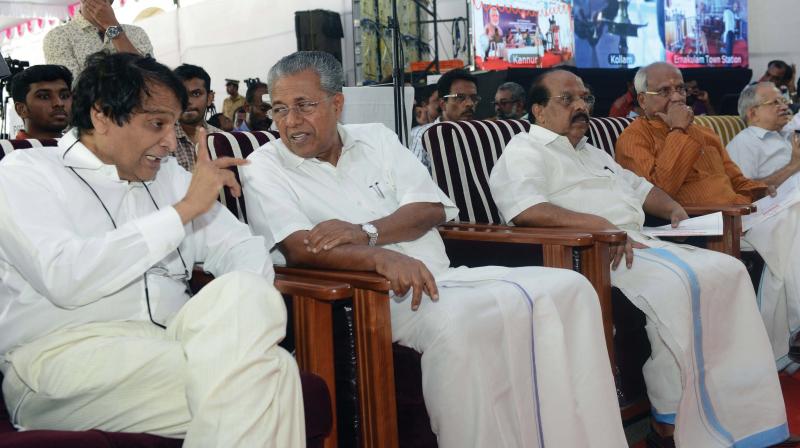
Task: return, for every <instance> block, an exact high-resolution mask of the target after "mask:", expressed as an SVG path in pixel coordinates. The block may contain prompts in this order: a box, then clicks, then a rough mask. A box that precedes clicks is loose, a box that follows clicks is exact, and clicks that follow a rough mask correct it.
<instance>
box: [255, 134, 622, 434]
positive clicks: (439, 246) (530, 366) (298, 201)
mask: <svg viewBox="0 0 800 448" xmlns="http://www.w3.org/2000/svg"><path fill="white" fill-rule="evenodd" d="M338 132H339V136H340V137H341V140H342V144H343V148H342V153H341V156H340V157H339V160H338V162H337V164H336V166H333V165H331V164H330V163H328V162H323V161H320V160H318V159H303V158H301V157H299V156H297V155H295V154H294V153H292V152H291V151H290V150H289V149H288V148H287V147H286V146H285V145H284V144H283V142H282V141H280V140H277V141H275V142H272V143H270V144H267V145H265V146H263V147H261V148H259V149H258V150H257V151H255V152H254V153H253V154H251V155H250V157H248V160H250V164H249V165H245V166H243V167H242V174H243V176H242V179H243V187H244V192H245V198H246V202H247V215H248V218H249V220H250V225H251V227H252V228H253V230H254V232H255V233H257V234H263V235H266V236H267V237H268V238H273V239H274V241H277V242H281V241H283V240H284V239H285V238H286V237H288V236H289V235H291V234H292V233H294V232H297V231H301V230H311V229H312V228H313V227H314V226H315V225H316V224H318V223H320V222H322V221H325V220H329V219H340V220H344V221H347V222H351V223H364V222H369V221H374V220H376V219H379V218H383V217H385V216H387V215H390V214H392V213H394V212H395V211H396V210H397V209H398V208H400V207H401V206H403V205H406V204H411V203H418V202H429V203H441V204H443V205H444V208H445V213H446V215H447V218H448V219H452V218H453V217H454V216H456V214H457V210H456V208H455V206H453V204H452V202H451V201H450V200H449V199H448V198H447V196H445V195H444V193H442V192H441V190H439V189H438V188H437V187H436V185H435V184H434V183H433V181H432V180H431V178H430V175H429V174H428V172H427V170H426V169H425V167H424V166H423V165H422V164H421V163H419V161H418V160H417V159H415V158H414V155H413V154H412V153H411V152H410V151H408V150H407V149H406V148H404V147H403V146H402V145H401V144H400V142H399V141H398V139H397V136H396V135H395V134H394V133H392V132H391V131H390V130H389V129H387V128H386V127H384V126H382V125H374V124H372V125H339V126H338ZM383 247H385V248H387V249H391V250H395V251H398V252H400V253H403V254H406V255H409V256H412V257H414V258H417V259H419V260H421V261H423V262H424V263H425V265H426V266H427V267H428V269H429V270H430V271H431V273H433V275H434V276H435V277H436V280H437V285H438V287H439V294H440V297H439V301H438V302H431V301H430V300H429V299H428V298H424V299H423V304H422V306H421V307H420V308H419V310H418V311H416V312H414V311H412V310H411V304H410V300H406V299H407V298H408V296H404V297H396V296H395V297H394V300H392V301H391V314H392V333H393V338H394V339H395V341H397V342H399V343H401V344H403V345H406V346H409V347H412V348H414V349H415V350H417V351H419V352H421V353H422V384H423V393H424V396H425V404H426V406H427V409H428V413H429V415H430V418H431V426H432V427H433V430H434V432H436V433H437V435H438V439H439V446H441V447H444V448H450V447H459V448H461V447H471V446H472V447H485V446H502V447H537V446H553V447H556V446H558V447H579V446H580V447H614V448H618V447H621V446H625V445H626V442H625V437H624V434H623V432H622V425H621V421H620V414H619V408H618V404H617V399H616V394H615V390H614V386H613V384H612V376H611V370H610V366H609V362H608V353H607V351H606V348H605V342H604V338H603V332H602V325H601V321H600V310H599V306H598V302H597V295H596V294H595V293H594V290H593V289H592V287H591V286H590V284H589V283H588V282H587V281H586V280H585V279H584V278H583V277H581V276H580V275H578V274H576V273H574V272H571V271H568V270H560V269H547V268H536V267H531V268H518V269H509V268H502V267H485V268H476V269H468V268H457V269H452V268H449V260H448V259H447V256H446V254H445V252H444V245H443V242H442V240H441V238H440V236H439V235H438V233H437V232H436V230H435V229H431V230H430V231H428V232H427V233H425V234H424V235H423V236H422V237H420V238H419V239H417V240H414V241H410V242H404V243H398V244H391V245H386V246H383ZM586 372H591V374H590V375H587V374H586Z"/></svg>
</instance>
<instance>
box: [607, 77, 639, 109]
mask: <svg viewBox="0 0 800 448" xmlns="http://www.w3.org/2000/svg"><path fill="white" fill-rule="evenodd" d="M638 106H639V104H638V103H637V101H636V91H635V90H634V88H633V80H632V79H631V80H628V82H627V83H626V89H625V93H624V94H623V95H622V96H620V97H619V98H617V99H616V100H614V102H613V103H611V109H610V110H609V111H608V116H609V117H630V116H631V114H632V113H634V115H633V116H634V117H635V116H638V115H639V114H640V110H641V108H639V107H638ZM637 109H638V110H637Z"/></svg>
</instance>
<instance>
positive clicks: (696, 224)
mask: <svg viewBox="0 0 800 448" xmlns="http://www.w3.org/2000/svg"><path fill="white" fill-rule="evenodd" d="M642 233H644V234H645V235H649V236H714V235H722V212H716V213H711V214H709V215H702V216H695V217H694V218H689V219H685V220H683V221H681V223H680V224H679V225H678V227H676V228H672V225H671V224H667V225H664V226H659V227H645V228H643V229H642Z"/></svg>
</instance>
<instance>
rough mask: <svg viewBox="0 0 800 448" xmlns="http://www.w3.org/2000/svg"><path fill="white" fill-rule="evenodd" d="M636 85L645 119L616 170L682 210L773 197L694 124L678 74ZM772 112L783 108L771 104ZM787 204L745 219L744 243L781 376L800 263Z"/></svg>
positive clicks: (799, 291) (647, 76)
mask: <svg viewBox="0 0 800 448" xmlns="http://www.w3.org/2000/svg"><path fill="white" fill-rule="evenodd" d="M635 84H636V91H637V92H638V95H639V103H640V104H641V105H642V108H643V109H644V111H645V116H644V117H642V118H639V119H637V120H636V121H634V122H633V123H631V125H630V126H628V127H627V128H626V129H625V131H623V132H622V135H620V137H619V140H617V148H616V149H617V151H616V158H617V161H618V162H619V164H620V165H622V166H623V167H625V168H627V169H629V170H631V171H633V172H634V173H636V174H638V175H639V176H642V177H644V178H645V179H647V180H648V181H650V182H652V183H653V184H655V185H656V186H658V187H659V188H661V189H662V190H664V191H665V192H666V193H667V194H669V195H670V196H672V197H673V198H674V199H675V200H676V201H678V202H679V203H681V204H682V205H691V204H706V205H709V204H715V205H728V204H750V203H752V202H753V201H756V200H758V199H761V198H762V197H764V196H765V195H766V194H767V193H768V192H769V193H770V195H774V194H775V187H774V186H773V185H768V184H767V183H765V182H762V181H758V180H753V179H751V178H748V177H747V176H746V175H745V174H743V173H742V171H741V170H740V169H739V167H738V166H736V163H734V161H733V160H731V158H730V156H729V155H728V151H726V150H725V148H724V147H723V146H722V143H721V142H720V139H719V137H718V136H717V135H716V134H715V133H714V132H713V131H712V130H711V129H709V128H706V127H703V126H700V125H697V124H694V122H693V120H694V115H693V114H692V111H691V109H690V108H689V107H688V106H687V105H686V86H685V84H684V83H683V77H682V76H681V73H680V71H679V70H678V69H677V68H675V67H673V66H671V65H669V64H666V63H663V62H661V63H654V64H651V65H649V66H647V67H644V68H641V69H640V70H639V72H638V73H637V74H636V78H635ZM766 106H767V105H762V106H761V108H763V107H766ZM769 107H772V108H780V107H781V106H780V105H779V104H778V103H774V102H773V104H772V105H770V106H769ZM759 112H762V111H759ZM763 112H766V111H763ZM751 113H752V112H751ZM784 204H785V206H784V207H783V208H781V209H779V210H780V211H777V212H775V213H774V214H773V215H771V216H766V217H765V216H762V217H760V218H749V219H751V223H752V227H751V228H750V229H749V230H747V233H746V234H745V235H744V240H745V241H746V242H747V243H749V244H750V245H751V246H752V247H753V248H755V250H757V251H758V253H759V254H760V255H761V256H762V257H763V258H764V261H765V263H766V265H767V269H765V270H764V274H763V276H762V280H761V284H760V286H759V291H758V297H759V302H758V303H759V306H760V308H761V316H762V318H763V319H764V323H765V325H766V327H767V333H768V334H769V336H770V340H771V342H772V349H773V354H774V356H775V360H776V363H777V367H778V368H779V369H783V368H785V367H786V366H787V365H789V363H790V361H791V360H790V358H789V356H788V355H789V354H790V341H791V348H792V353H793V357H794V358H795V359H800V358H797V357H796V355H795V354H794V352H795V351H797V348H796V347H798V334H800V333H798V331H797V330H798V329H800V262H798V261H797V257H795V256H794V254H797V253H800V202H795V203H794V204H791V203H790V202H784ZM798 348H800V347H798ZM797 354H800V351H797Z"/></svg>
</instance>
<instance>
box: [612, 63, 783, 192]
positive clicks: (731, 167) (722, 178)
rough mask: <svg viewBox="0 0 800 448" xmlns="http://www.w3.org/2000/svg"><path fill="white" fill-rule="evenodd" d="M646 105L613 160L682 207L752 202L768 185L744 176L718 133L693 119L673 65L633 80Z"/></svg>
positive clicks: (651, 67) (653, 67)
mask: <svg viewBox="0 0 800 448" xmlns="http://www.w3.org/2000/svg"><path fill="white" fill-rule="evenodd" d="M634 83H635V85H636V91H637V95H638V99H639V104H641V106H642V108H643V109H644V116H642V117H640V118H638V119H637V120H635V121H634V122H633V123H631V125H630V126H628V127H627V128H626V129H625V131H623V132H622V135H620V137H619V140H617V145H616V158H617V162H619V164H620V165H622V166H623V167H625V168H627V169H629V170H631V171H633V172H634V173H636V174H638V175H639V176H642V177H644V178H646V179H647V180H649V181H650V182H651V183H653V184H655V185H656V186H658V187H659V188H661V189H662V190H664V191H665V192H667V194H669V195H670V196H672V198H673V199H675V200H676V201H678V202H679V203H680V204H682V205H690V204H704V205H724V204H750V203H752V202H753V201H755V200H757V199H759V198H761V197H763V196H764V195H765V194H766V193H767V190H768V186H767V185H766V184H764V183H762V182H758V181H754V180H751V179H748V178H747V177H745V176H744V174H742V172H741V170H739V167H738V166H736V164H735V163H734V162H733V160H731V158H730V157H729V156H728V152H727V151H726V150H725V147H723V146H722V143H721V142H720V139H719V137H718V136H717V135H716V134H715V133H714V131H712V130H711V129H708V128H706V127H703V126H700V125H696V124H694V123H692V121H693V120H694V114H693V113H692V109H691V108H690V107H689V106H687V105H686V86H685V84H684V83H683V76H681V72H680V71H679V70H678V69H677V68H675V67H674V66H672V65H669V64H666V63H663V62H662V63H655V64H652V65H649V66H647V67H645V68H643V69H642V70H640V71H639V73H637V75H636V79H635V80H634Z"/></svg>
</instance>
